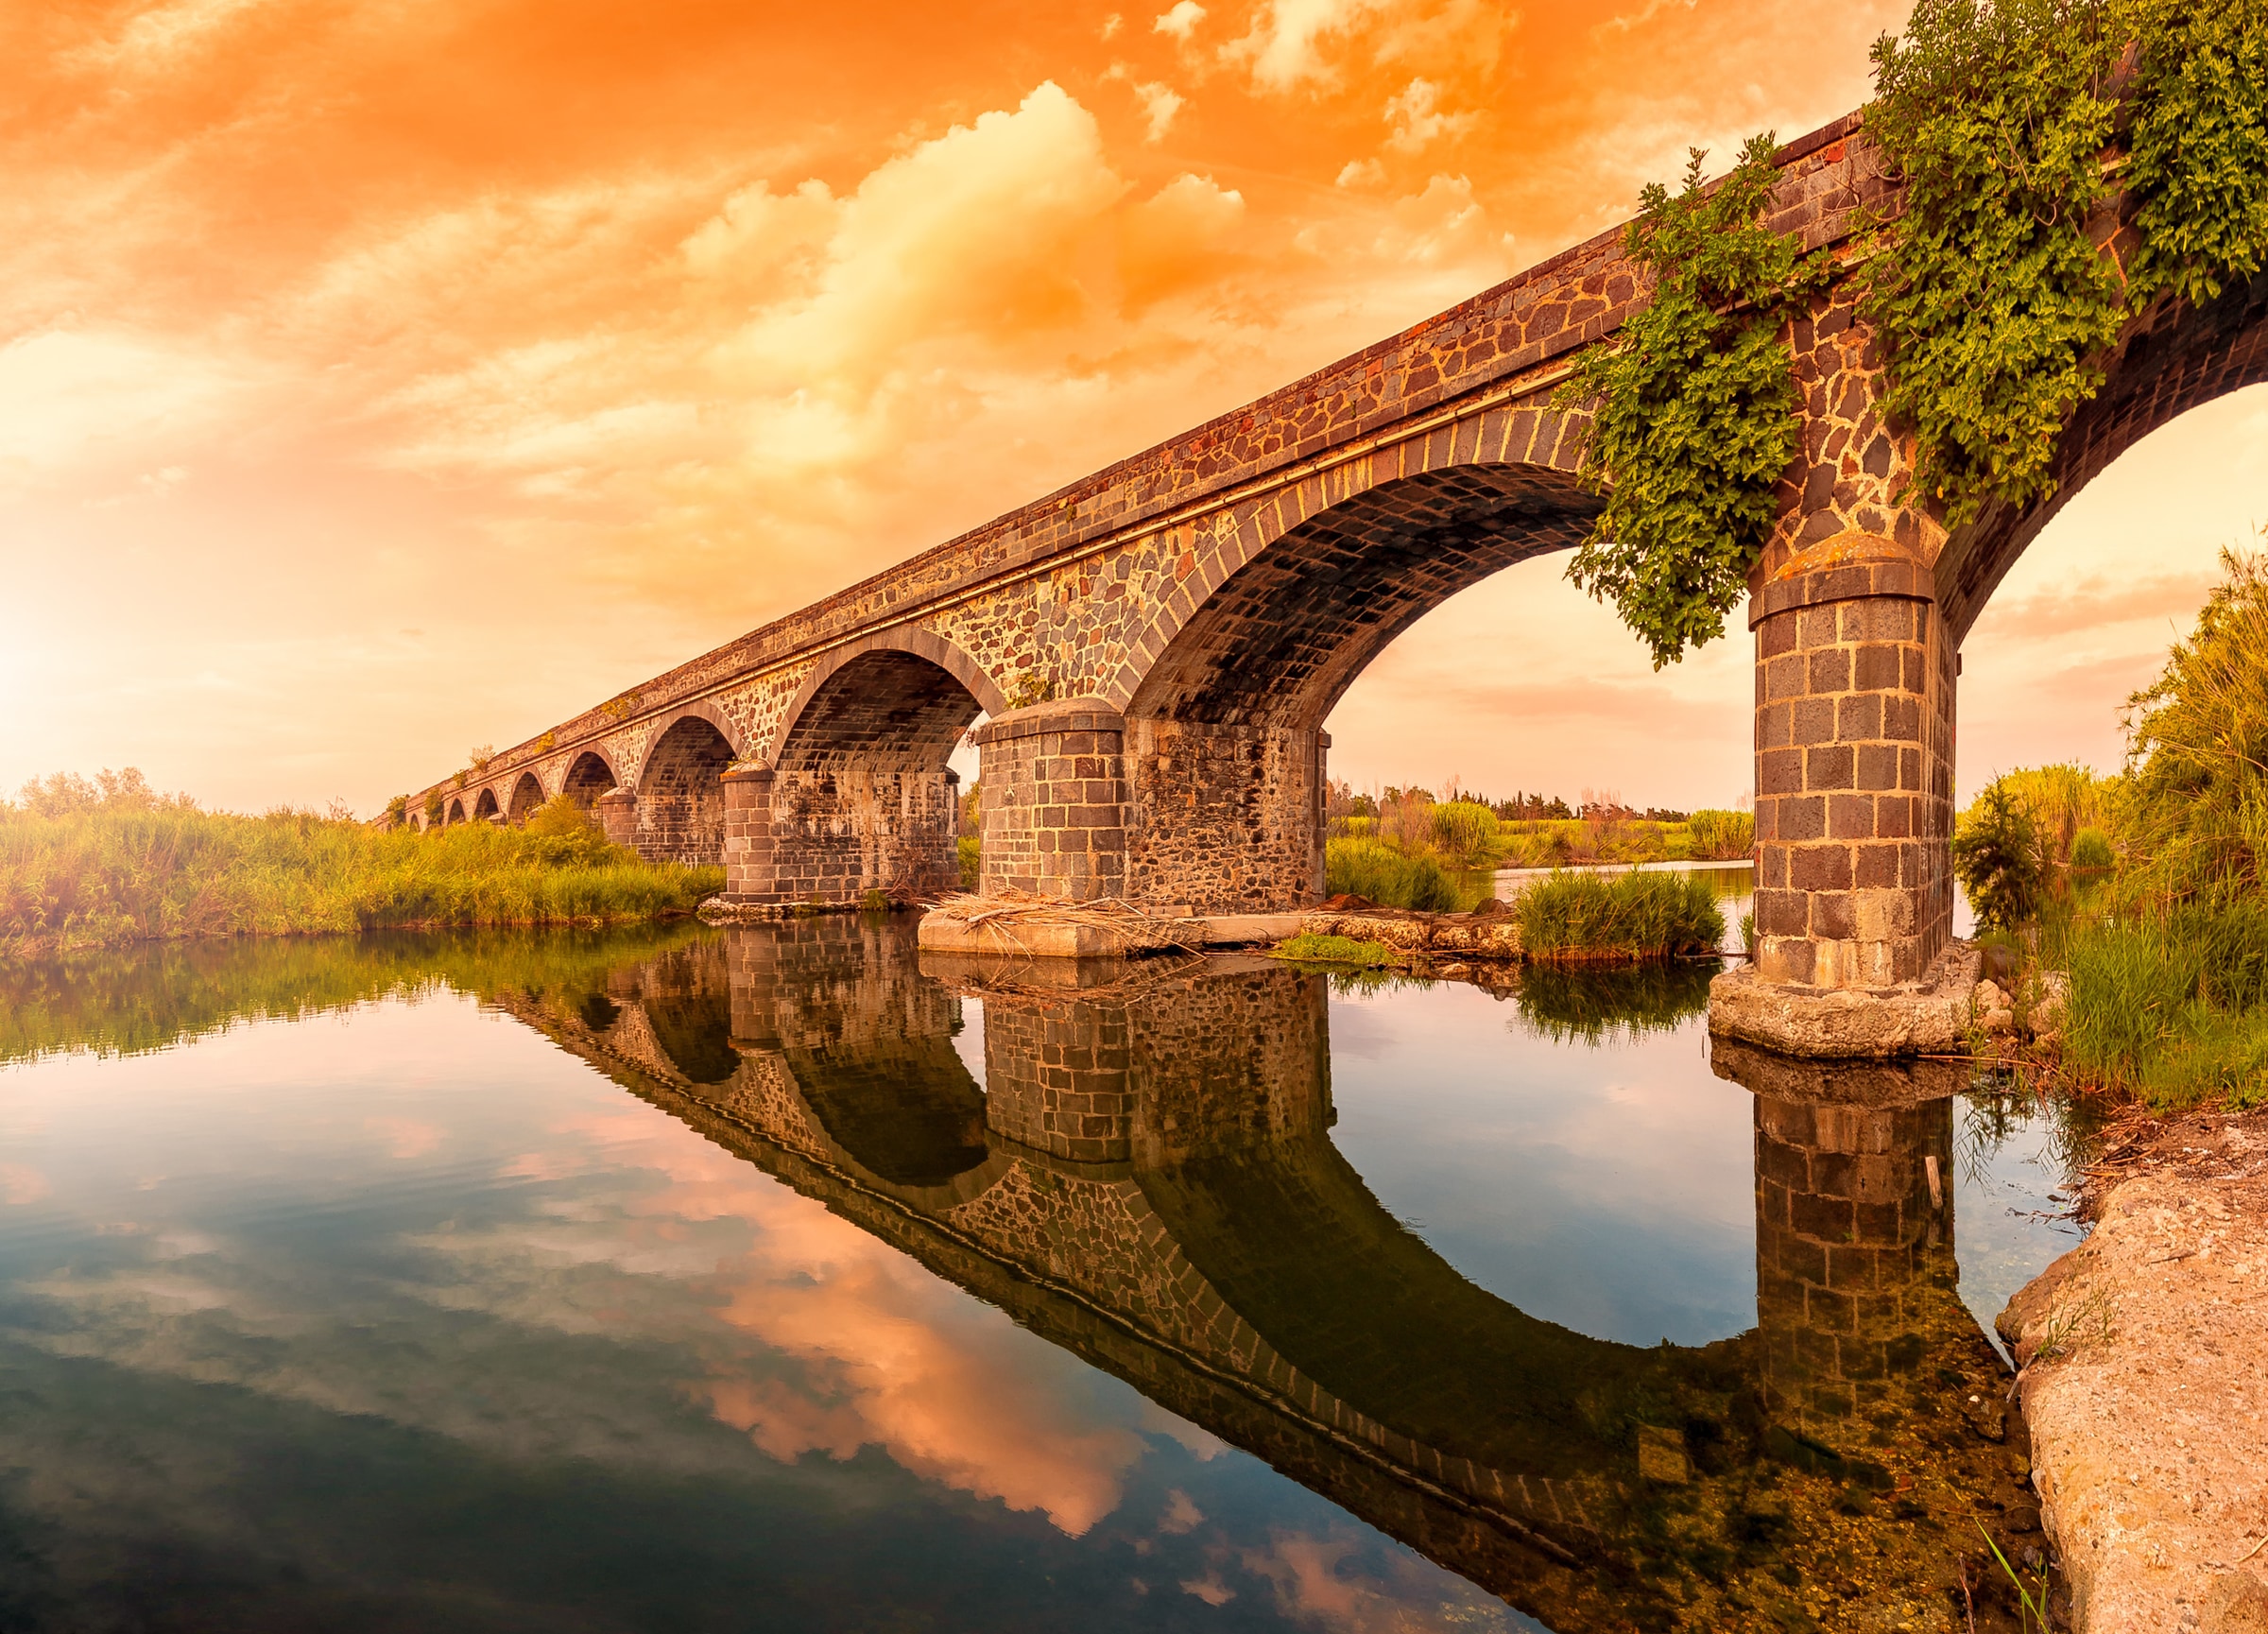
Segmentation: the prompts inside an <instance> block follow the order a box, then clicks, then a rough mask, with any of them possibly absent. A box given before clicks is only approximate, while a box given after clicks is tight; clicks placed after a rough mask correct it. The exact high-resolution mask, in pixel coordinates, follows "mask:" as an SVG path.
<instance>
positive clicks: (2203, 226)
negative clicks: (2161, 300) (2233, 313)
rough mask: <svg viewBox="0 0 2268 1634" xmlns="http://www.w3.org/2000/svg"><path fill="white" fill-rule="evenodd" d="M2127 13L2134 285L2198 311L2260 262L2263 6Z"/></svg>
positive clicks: (2241, 0)
mask: <svg viewBox="0 0 2268 1634" xmlns="http://www.w3.org/2000/svg"><path fill="white" fill-rule="evenodd" d="M2132 15H2133V16H2134V18H2135V22H2136V33H2137V36H2138V38H2139V51H2138V53H2137V60H2136V63H2135V75H2134V88H2133V90H2132V92H2131V93H2130V95H2131V97H2132V99H2133V101H2134V104H2135V114H2134V119H2133V123H2132V126H2131V128H2130V129H2129V130H2128V132H2127V136H2126V146H2127V154H2128V161H2127V166H2126V184H2127V186H2128V187H2130V188H2132V189H2133V190H2134V192H2135V194H2136V196H2137V198H2139V200H2140V207H2139V210H2138V211H2137V213H2136V216H2135V226H2136V228H2137V229H2138V230H2139V232H2140V234H2141V240H2142V243H2141V251H2140V253H2139V255H2138V256H2137V257H2136V262H2135V268H2134V282H2135V286H2136V289H2137V291H2138V292H2139V293H2144V294H2148V293H2155V292H2156V291H2157V290H2159V289H2171V290H2173V292H2174V293H2175V294H2176V295H2178V296H2180V297H2182V298H2183V299H2184V300H2186V301H2210V300H2212V299H2213V298H2215V297H2217V296H2218V295H2219V294H2220V293H2221V286H2222V283H2223V281H2224V280H2225V279H2230V278H2237V279H2245V278H2250V277H2252V276H2254V275H2255V274H2256V273H2258V272H2259V270H2260V268H2261V267H2262V265H2263V264H2268V6H2263V5H2261V4H2260V0H2139V3H2138V4H2136V5H2135V7H2134V9H2133V12H2132Z"/></svg>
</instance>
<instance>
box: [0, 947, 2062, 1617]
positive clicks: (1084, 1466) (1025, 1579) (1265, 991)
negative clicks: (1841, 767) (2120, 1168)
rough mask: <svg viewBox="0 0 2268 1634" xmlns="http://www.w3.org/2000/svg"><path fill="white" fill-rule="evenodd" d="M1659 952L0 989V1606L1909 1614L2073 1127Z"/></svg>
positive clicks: (1940, 1580) (324, 974) (1941, 1568)
mask: <svg viewBox="0 0 2268 1634" xmlns="http://www.w3.org/2000/svg"><path fill="white" fill-rule="evenodd" d="M1708 974H1709V972H1707V971H1706V970H1701V969H1697V968H1688V969H1685V970H1683V971H1670V972H1645V973H1641V974H1638V975H1634V976H1628V977H1625V978H1623V979H1621V980H1619V981H1618V980H1610V979H1606V978H1595V977H1594V978H1588V979H1583V980H1568V979H1560V980H1557V981H1553V980H1548V979H1544V978H1541V977H1537V978H1531V980H1530V981H1529V982H1528V984H1527V985H1526V986H1525V987H1523V988H1522V989H1521V990H1520V991H1518V992H1517V993H1514V994H1511V995H1505V996H1492V995H1491V994H1490V993H1488V992H1486V991H1484V990H1482V989H1478V988H1474V987H1469V986H1464V985H1459V984H1447V983H1444V984H1437V985H1431V986H1427V985H1419V984H1413V983H1406V982H1403V983H1397V982H1394V981H1384V982H1367V983H1348V982H1346V981H1345V980H1344V979H1343V978H1341V979H1339V980H1338V981H1337V982H1336V985H1334V979H1333V978H1332V977H1329V976H1327V975H1324V974H1321V973H1315V972H1300V971H1297V970H1294V969H1291V968H1288V967H1285V966H1283V965H1280V964H1275V963H1271V962H1268V961H1263V960H1255V959H1214V960H1211V961H1197V960H1193V961H1186V962H1179V963H1175V962H1164V961H1153V962H1151V963H1149V964H1146V965H1142V966H1136V967H1131V968H1125V969H1095V968H1083V969H1080V970H1076V971H1072V970H1067V969H1064V968H1061V967H1054V968H1050V967H1047V966H1034V967H1029V968H1026V969H1024V970H1022V971H1021V972H1001V971H999V970H997V969H992V970H985V969H979V968H977V967H974V966H969V965H961V964H955V963H953V962H951V961H940V960H937V959H936V958H935V957H934V956H929V957H919V956H917V955H915V953H914V952H913V950H912V947H911V940H910V925H909V924H907V923H906V922H905V921H903V920H896V921H881V920H867V921H861V920H842V919H833V920H810V921H804V922H801V923H797V924H792V925H789V926H785V927H782V928H780V929H777V930H773V929H768V928H766V929H740V930H733V931H730V932H721V933H720V932H715V931H710V930H707V929H703V928H700V927H697V926H684V927H681V928H677V929H673V930H669V931H666V932H642V933H637V934H629V935H618V936H617V935H608V936H601V935H597V934H594V933H593V934H559V935H551V936H519V937H422V938H421V937H390V938H384V939H372V940H369V941H365V942H360V943H357V942H352V941H343V940H333V941H299V942H266V943H246V944H235V945H229V946H219V947H200V948H197V949H193V950H187V951H183V950H173V951H158V952H152V953H149V954H147V955H135V956H129V957H107V958H100V959H91V960H85V961H74V962H62V963H57V964H51V965H28V966H27V965H21V964H19V965H14V966H8V967H0V1062H5V1063H6V1064H5V1065H0V1628H6V1629H9V1630H11V1631H12V1630H18V1629H47V1628H58V1629H60V1628H71V1629H145V1628H148V1629H158V1628H165V1629H171V1628H182V1629H188V1628H231V1629H254V1630H257V1629H281V1628H294V1629H297V1628H323V1629H360V1628H387V1629H392V1628H404V1629H407V1628H416V1629H460V1628H461V1629H491V1628H492V1629H520V1628H528V1629H535V1628H542V1629H547V1630H549V1629H561V1628H568V1629H584V1628H588V1629H673V1630H675V1629H744V1628H751V1629H752V1628H765V1629H771V1628H782V1629H799V1628H844V1629H966V1628H983V1629H1022V1628H1034V1629H1039V1628H1046V1629H1056V1628H1071V1627H1076V1628H1082V1629H1084V1628H1120V1627H1125V1628H1152V1627H1156V1628H1191V1629H1215V1628H1218V1629H1230V1628H1261V1627H1297V1628H1307V1629H1314V1628H1325V1629H1346V1630H1384V1629H1433V1628H1482V1629H1486V1628H1503V1629H1522V1628H1535V1627H1549V1628H1553V1629H1556V1630H1559V1631H1560V1634H1572V1631H1573V1630H1576V1629H1620V1628H1630V1627H1692V1628H1729V1627H1747V1626H1754V1627H1772V1628H1785V1627H1808V1626H1825V1627H1843V1626H1850V1627H1862V1626H1864V1627H1884V1628H1887V1627H1893V1626H1899V1625H1906V1626H1912V1627H1917V1628H1918V1627H1949V1628H1950V1626H1952V1625H1951V1623H1950V1621H1949V1620H1948V1619H1949V1617H1950V1609H1949V1608H1950V1606H1951V1605H1952V1604H1953V1603H1954V1599H1957V1591H1953V1590H1952V1589H1951V1588H1950V1584H1951V1578H1950V1573H1951V1571H1952V1565H1951V1557H1952V1554H1953V1553H1954V1552H1955V1551H1956V1550H1957V1549H1958V1548H1960V1547H1962V1546H1963V1545H1962V1542H1961V1541H1960V1540H1961V1539H1964V1538H1966V1537H1973V1534H1970V1533H1968V1531H1967V1528H1968V1527H1969V1524H1970V1522H1969V1516H1970V1515H1971V1514H1972V1513H1973V1514H1978V1515H1982V1516H1984V1517H1985V1518H1986V1519H1987V1520H1989V1521H1990V1522H1991V1523H1992V1524H1993V1525H1994V1526H1995V1528H1996V1529H1997V1530H1998V1531H1999V1532H2001V1533H2002V1535H2003V1536H2004V1538H2005V1539H2007V1541H2008V1542H2009V1544H2010V1546H2011V1547H2012V1548H2020V1547H2021V1545H2022V1540H2023V1539H2025V1538H2026V1537H2036V1532H2034V1531H2032V1530H2031V1528H2032V1527H2034V1526H2035V1525H2036V1521H2035V1520H2034V1518H2033V1517H2032V1516H2031V1515H2030V1514H2029V1513H2028V1512H2027V1510H2026V1508H2025V1505H2024V1502H2023V1493H2022V1490H2021V1488H2020V1486H2019V1482H2018V1479H2017V1477H2016V1475H2015V1473H2014V1472H2013V1459H2012V1446H2011V1444H2010V1443H2009V1442H2006V1441H2004V1440H2002V1439H1997V1438H1995V1437H1996V1436H1998V1435H1999V1434H2000V1426H1999V1425H1998V1423H1997V1421H1996V1420H1995V1419H1994V1417H1993V1415H1992V1411H1991V1403H1992V1402H1994V1401H1996V1400H1997V1399H1998V1392H2000V1391H2001V1390H2003V1389H2004V1387H2005V1372H2004V1367H2003V1364H2002V1361H2001V1359H2000V1358H1999V1356H1998V1355H1997V1354H1996V1352H1995V1350H1994V1349H1993V1347H1992V1345H1991V1343H1990V1341H1989V1340H1988V1339H1987V1338H1986V1337H1985V1336H1984V1333H1982V1332H1981V1331H1980V1328H1979V1326H1978V1320H1977V1318H1978V1317H1980V1316H1982V1317H1986V1318H1988V1317H1989V1316H1990V1315H1991V1314H1992V1313H1993V1312H1995V1311H1997V1310H1998V1308H1999V1306H2000V1304H2001V1302H2002V1301H2003V1300H2004V1299H2005V1298H2006V1296H2007V1294H2008V1293H2009V1292H2011V1291H2013V1289H2014V1288H2015V1287H2016V1286H2018V1285H2019V1284H2020V1283H2021V1282H2022V1281H2024V1280H2025V1279H2027V1278H2028V1277H2029V1276H2030V1275H2031V1274H2033V1272H2035V1271H2036V1269H2037V1268H2038V1267H2039V1266H2040V1265H2041V1264H2045V1263H2046V1261H2047V1260H2048V1259H2050V1258H2052V1257H2053V1255H2054V1254H2056V1253H2058V1252H2060V1251H2062V1249H2063V1248H2065V1247H2069V1246H2070V1241H2071V1240H2072V1239H2071V1238H2070V1235H2069V1229H2068V1227H2066V1226H2065V1225H2063V1223H2061V1222H2059V1221H2057V1220H2055V1219H2053V1218H2052V1217H2049V1216H2051V1215H2053V1213H2054V1212H2055V1210H2056V1209H2057V1208H2058V1207H2059V1204H2058V1203H2057V1202H2056V1201H2054V1200H2053V1199H2051V1197H2050V1195H2049V1194H2050V1193H2051V1192H2053V1190H2054V1189H2055V1187H2056V1186H2057V1185H2059V1184H2060V1183H2061V1181H2062V1178H2063V1176H2064V1172H2065V1171H2064V1168H2063V1166H2062V1163H2063V1161H2064V1160H2063V1153H2064V1151H2065V1148H2066V1145H2067V1144H2069V1142H2070V1138H2071V1137H2070V1133H2069V1131H2067V1130H2063V1129H2061V1128H2060V1127H2059V1126H2057V1125H2056V1124H2055V1123H2054V1122H2053V1120H2052V1119H2050V1118H2047V1117H2044V1116H2040V1115H2037V1114H2036V1113H2035V1112H2034V1111H2033V1110H2032V1109H2030V1108H2029V1107H2028V1106H2025V1105H2023V1104H2020V1103H2017V1102H2013V1101H2008V1100H2004V1099H2001V1098H1996V1097H1993V1096H1989V1095H1972V1094H1968V1093H1959V1094H1953V1093H1950V1092H1951V1091H1955V1090H1961V1089H1964V1088H1965V1086H1963V1085H1961V1084H1958V1083H1954V1082H1952V1081H1950V1080H1947V1079H1943V1078H1937V1079H1927V1080H1916V1079H1915V1078H1913V1077H1911V1076H1910V1075H1909V1076H1901V1075H1898V1074H1894V1073H1890V1072H1886V1071H1880V1070H1878V1071H1874V1072H1871V1073H1846V1074H1843V1075H1817V1074H1811V1075H1803V1074H1796V1073H1792V1072H1791V1070H1790V1069H1788V1068H1787V1067H1786V1066H1785V1065H1784V1064H1781V1063H1775V1062H1771V1061H1769V1060H1764V1059H1762V1058H1732V1057H1730V1056H1728V1055H1727V1052H1725V1051H1724V1050H1722V1049H1720V1051H1719V1053H1718V1055H1717V1058H1716V1059H1715V1060H1714V1061H1713V1062H1712V1060H1711V1058H1710V1048H1709V1043H1708V1040H1707V1036H1706V1033H1705V1031H1704V1030H1703V1027H1702V1023H1701V1017H1700V1006H1701V1005H1702V1004H1703V1003H1704V1002H1705V998H1706V981H1707V976H1708ZM1727 1074H1729V1076H1727ZM1933 1173H1934V1176H1935V1182H1934V1183H1935V1186H1936V1188H1937V1189H1936V1191H1935V1192H1934V1193H1933V1190H1932V1179H1931V1177H1932V1174H1933ZM1972 1313H1974V1315H1972ZM1971 1397H1975V1398H1976V1399H1977V1400H1976V1402H1970V1400H1969V1398H1971ZM1970 1546H1971V1547H1973V1544H1972V1545H1970ZM1949 1595H1952V1596H1953V1598H1952V1599H1949ZM1991 1621H1992V1619H1991V1617H1990V1616H1989V1615H1988V1616H1987V1617H1985V1619H1984V1622H1985V1623H1990V1622H1991Z"/></svg>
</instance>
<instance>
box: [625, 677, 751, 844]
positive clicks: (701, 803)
mask: <svg viewBox="0 0 2268 1634" xmlns="http://www.w3.org/2000/svg"><path fill="white" fill-rule="evenodd" d="M713 713H714V712H713V711H711V710H708V709H705V708H703V707H700V706H694V707H691V708H687V709H683V710H679V711H678V712H677V713H676V714H674V715H673V716H672V717H671V718H670V720H669V723H668V724H667V725H666V726H665V727H663V728H662V731H661V733H660V735H658V736H657V737H656V738H655V739H654V740H653V743H652V746H651V747H650V748H647V750H646V753H645V762H644V766H643V767H642V768H641V770H640V773H639V778H638V850H639V851H640V852H641V853H642V854H644V856H645V857H646V859H647V860H648V861H651V862H679V863H686V864H689V865H691V866H693V867H696V868H703V867H709V868H713V867H721V866H722V865H723V863H724V860H725V785H724V782H723V778H724V771H725V768H726V767H727V766H729V765H731V764H732V759H733V750H732V741H731V739H730V738H729V737H727V736H726V735H725V733H724V731H722V730H721V729H720V728H719V727H718V726H717V724H716V722H715V720H714V719H713V718H712V716H713Z"/></svg>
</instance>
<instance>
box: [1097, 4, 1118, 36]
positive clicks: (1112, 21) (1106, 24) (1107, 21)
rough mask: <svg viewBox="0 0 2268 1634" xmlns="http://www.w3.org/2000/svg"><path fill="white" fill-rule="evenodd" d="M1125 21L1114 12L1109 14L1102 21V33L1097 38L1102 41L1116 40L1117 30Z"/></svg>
mask: <svg viewBox="0 0 2268 1634" xmlns="http://www.w3.org/2000/svg"><path fill="white" fill-rule="evenodd" d="M1123 24H1125V18H1124V17H1121V16H1120V15H1119V14H1118V13H1117V12H1115V11H1113V12H1111V13H1110V15H1109V16H1108V17H1106V18H1104V19H1103V26H1102V31H1101V33H1100V34H1099V35H1097V38H1098V39H1103V40H1112V39H1116V38H1117V36H1118V30H1119V28H1120V26H1122V25H1123Z"/></svg>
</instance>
